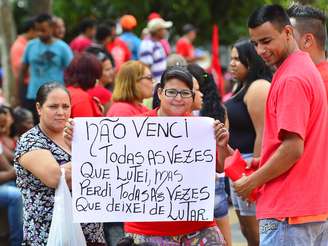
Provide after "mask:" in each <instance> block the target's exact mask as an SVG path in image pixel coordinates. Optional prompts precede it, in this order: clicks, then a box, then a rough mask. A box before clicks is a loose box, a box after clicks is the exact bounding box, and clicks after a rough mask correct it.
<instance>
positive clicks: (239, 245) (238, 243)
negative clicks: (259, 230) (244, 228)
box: [229, 207, 247, 246]
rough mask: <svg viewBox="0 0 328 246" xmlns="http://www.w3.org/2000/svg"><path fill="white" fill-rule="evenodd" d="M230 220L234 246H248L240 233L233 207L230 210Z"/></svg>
mask: <svg viewBox="0 0 328 246" xmlns="http://www.w3.org/2000/svg"><path fill="white" fill-rule="evenodd" d="M229 219H230V225H231V234H232V246H247V243H246V240H245V239H244V237H243V236H242V234H241V232H240V228H239V223H238V218H237V215H236V213H235V211H234V210H233V208H231V207H230V209H229Z"/></svg>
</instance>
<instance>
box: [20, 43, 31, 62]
mask: <svg viewBox="0 0 328 246" xmlns="http://www.w3.org/2000/svg"><path fill="white" fill-rule="evenodd" d="M30 49H31V45H30V43H28V44H27V46H26V48H25V51H24V55H23V59H22V63H24V64H27V65H28V64H29V63H30V62H29V53H30Z"/></svg>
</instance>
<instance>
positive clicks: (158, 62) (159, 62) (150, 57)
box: [139, 39, 167, 82]
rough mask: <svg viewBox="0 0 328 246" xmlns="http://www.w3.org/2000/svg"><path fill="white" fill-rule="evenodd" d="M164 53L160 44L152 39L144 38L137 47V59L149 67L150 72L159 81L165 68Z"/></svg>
mask: <svg viewBox="0 0 328 246" xmlns="http://www.w3.org/2000/svg"><path fill="white" fill-rule="evenodd" d="M166 57H167V56H166V53H165V51H164V48H163V46H162V44H161V43H160V42H158V41H154V40H152V39H144V40H142V42H141V45H140V49H139V60H140V61H141V62H143V63H145V64H146V65H148V66H149V67H150V70H151V73H152V75H153V77H154V79H155V80H156V82H160V80H161V76H162V73H163V72H164V71H165V69H166Z"/></svg>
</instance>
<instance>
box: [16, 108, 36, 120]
mask: <svg viewBox="0 0 328 246" xmlns="http://www.w3.org/2000/svg"><path fill="white" fill-rule="evenodd" d="M13 113H14V119H15V122H17V123H19V124H20V123H21V122H24V121H25V120H27V119H28V118H29V117H33V114H32V111H30V110H28V109H26V108H22V107H19V106H18V107H16V108H14V110H13Z"/></svg>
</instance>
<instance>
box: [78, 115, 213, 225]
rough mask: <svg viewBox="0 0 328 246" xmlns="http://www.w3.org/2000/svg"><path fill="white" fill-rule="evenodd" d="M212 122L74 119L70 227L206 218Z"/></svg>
mask: <svg viewBox="0 0 328 246" xmlns="http://www.w3.org/2000/svg"><path fill="white" fill-rule="evenodd" d="M213 122H214V121H213V119H211V118H207V117H120V118H114V117H111V118H108V117H107V118H75V119H74V136H73V143H72V189H73V191H72V198H73V201H72V202H73V219H74V222H80V223H81V222H114V221H116V222H119V221H122V222H125V221H126V222H127V221H130V222H132V221H177V220H183V221H211V220H213V209H214V208H213V207H214V186H215V160H216V150H215V137H214V128H213Z"/></svg>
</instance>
